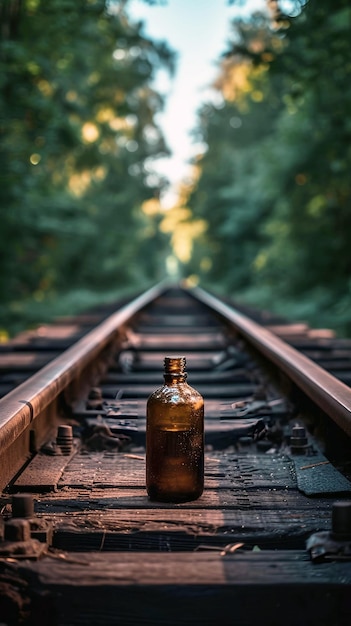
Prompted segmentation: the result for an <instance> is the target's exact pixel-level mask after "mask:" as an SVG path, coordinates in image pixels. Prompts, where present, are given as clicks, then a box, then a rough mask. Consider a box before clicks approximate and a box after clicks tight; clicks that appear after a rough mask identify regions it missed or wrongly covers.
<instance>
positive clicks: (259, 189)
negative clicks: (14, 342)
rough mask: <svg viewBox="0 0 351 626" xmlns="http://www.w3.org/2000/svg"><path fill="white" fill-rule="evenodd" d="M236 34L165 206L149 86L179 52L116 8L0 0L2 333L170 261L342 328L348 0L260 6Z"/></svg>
mask: <svg viewBox="0 0 351 626" xmlns="http://www.w3.org/2000/svg"><path fill="white" fill-rule="evenodd" d="M145 1H146V0H145ZM230 1H231V0H228V2H229V3H230ZM233 1H235V0H232V2H233ZM149 4H157V0H149ZM230 32H231V36H230V41H228V44H227V47H226V49H224V50H223V54H222V56H221V58H220V59H218V76H217V79H216V81H215V83H214V85H213V89H214V90H215V91H216V92H217V93H218V98H217V99H216V104H213V103H212V104H211V103H206V104H203V105H202V106H201V108H200V109H199V112H198V123H197V126H196V127H195V128H194V131H193V133H194V136H195V137H196V138H197V139H198V140H199V141H201V142H202V145H204V146H205V147H206V148H205V149H204V150H203V153H202V154H199V155H198V156H197V158H196V159H195V161H194V162H193V163H192V164H191V168H192V169H191V171H192V178H191V180H190V181H189V180H187V181H186V182H184V184H183V185H182V186H181V188H180V189H179V198H178V202H177V203H176V206H174V207H173V208H171V209H169V210H168V211H164V210H162V207H161V204H160V196H161V194H162V192H163V190H164V189H166V187H167V180H165V179H163V178H161V177H160V176H159V175H158V174H157V173H156V171H155V167H154V164H155V160H156V159H157V158H158V157H160V156H165V155H167V154H168V152H169V150H168V147H167V144H166V140H165V138H164V137H163V135H162V132H161V130H160V128H159V127H158V125H157V123H156V117H157V113H158V112H159V111H160V110H161V109H162V106H163V98H162V96H161V95H160V94H159V93H158V92H157V91H156V90H155V88H154V87H153V84H154V83H153V80H154V77H155V74H156V73H157V71H158V70H159V69H160V68H164V69H166V70H167V71H168V72H169V73H170V75H171V76H172V75H173V73H174V71H175V68H176V52H175V51H173V50H171V49H170V48H169V46H168V44H167V43H165V42H156V41H153V40H151V39H150V38H148V37H145V35H144V34H143V31H142V28H141V24H139V23H133V22H132V21H131V19H130V18H129V16H128V1H125V0H50V2H47V1H46V0H0V37H1V40H0V65H1V68H0V70H1V71H0V84H1V89H0V106H1V125H0V126H1V143H0V158H1V169H0V176H1V185H0V194H1V204H0V207H1V231H0V259H1V265H0V267H1V272H0V293H1V301H0V341H1V340H3V341H6V339H7V338H8V337H9V336H10V335H12V334H14V333H16V332H18V331H19V330H21V329H22V328H26V327H28V326H31V325H34V324H37V323H39V322H42V321H45V320H49V319H50V318H51V317H52V316H54V315H55V316H56V315H62V314H66V313H67V314H70V313H73V312H75V311H78V310H82V309H84V308H87V307H88V306H93V305H94V304H97V303H99V302H102V301H106V300H109V299H112V298H115V297H119V296H120V295H121V294H125V293H132V292H135V291H138V290H141V289H144V288H145V287H147V286H149V285H151V284H153V283H155V282H157V281H159V280H161V279H163V278H164V277H165V276H166V275H167V267H168V266H169V263H168V265H167V260H169V259H170V258H173V259H176V266H175V265H174V264H173V266H172V267H173V276H174V277H176V278H182V279H187V280H189V281H190V282H193V283H200V284H201V285H202V286H204V287H205V288H208V289H212V290H213V291H214V292H216V293H219V294H220V293H222V294H225V295H227V296H230V297H232V298H234V299H235V300H237V301H243V302H247V303H249V304H251V305H255V306H258V307H265V308H267V309H270V310H274V311H277V312H280V313H282V314H284V315H286V316H287V317H289V318H290V319H293V318H296V319H300V320H301V319H304V320H306V321H310V322H311V323H313V324H314V325H316V326H319V327H323V326H328V327H331V328H335V329H336V330H337V331H338V332H339V333H340V334H343V335H345V334H346V335H350V333H351V319H350V316H349V309H350V306H351V273H350V269H351V241H350V237H351V175H350V174H351V167H350V166H351V114H350V111H351V80H350V79H351V6H350V3H349V0H309V1H308V2H304V1H303V0H294V1H292V0H291V1H288V0H281V1H279V0H277V1H273V0H267V9H266V10H265V11H263V12H262V13H255V14H253V15H251V16H250V17H248V18H247V19H242V18H241V19H240V20H235V21H233V23H232V24H231V31H230ZM184 241H186V242H187V245H186V246H184ZM175 267H176V269H175Z"/></svg>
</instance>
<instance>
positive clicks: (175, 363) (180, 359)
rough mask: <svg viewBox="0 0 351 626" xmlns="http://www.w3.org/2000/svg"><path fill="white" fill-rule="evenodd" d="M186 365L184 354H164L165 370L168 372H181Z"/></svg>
mask: <svg viewBox="0 0 351 626" xmlns="http://www.w3.org/2000/svg"><path fill="white" fill-rule="evenodd" d="M185 367H186V358H185V356H178V355H175V356H166V357H165V359H164V368H165V372H167V373H170V374H173V373H174V374H182V373H183V372H184V370H185Z"/></svg>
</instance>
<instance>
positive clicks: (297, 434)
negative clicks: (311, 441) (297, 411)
mask: <svg viewBox="0 0 351 626" xmlns="http://www.w3.org/2000/svg"><path fill="white" fill-rule="evenodd" d="M307 448H308V439H307V437H306V429H305V428H304V426H299V425H298V424H296V425H295V426H294V427H293V429H292V431H291V436H290V449H291V452H292V453H293V454H305V452H306V450H307Z"/></svg>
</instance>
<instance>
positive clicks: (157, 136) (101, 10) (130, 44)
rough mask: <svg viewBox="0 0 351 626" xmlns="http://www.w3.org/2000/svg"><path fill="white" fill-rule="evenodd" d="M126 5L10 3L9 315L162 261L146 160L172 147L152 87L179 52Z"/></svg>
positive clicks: (1, 71) (5, 195)
mask: <svg viewBox="0 0 351 626" xmlns="http://www.w3.org/2000/svg"><path fill="white" fill-rule="evenodd" d="M125 4H126V3H125V2H122V1H121V2H119V1H114V2H112V1H108V0H50V2H46V1H45V0H22V1H21V0H6V1H4V0H3V1H2V2H1V3H0V18H1V24H2V27H1V37H2V38H1V42H0V75H1V91H0V106H1V110H2V111H3V119H2V124H1V154H0V158H1V163H2V168H1V170H2V181H1V194H2V202H1V205H2V217H1V221H2V229H1V234H0V247H1V254H2V258H1V268H2V271H1V273H0V293H1V298H2V302H3V314H5V313H4V312H5V311H8V312H10V313H11V309H12V310H13V309H14V308H16V307H17V308H18V306H19V303H21V302H25V301H26V300H28V299H32V298H33V297H34V298H36V299H43V298H46V297H47V296H48V295H50V294H53V293H55V292H56V293H60V294H62V293H64V292H65V291H68V290H70V289H72V288H76V287H80V288H84V287H89V288H92V289H95V290H101V289H105V290H106V289H115V288H116V286H117V285H118V286H120V287H124V286H126V285H132V284H135V285H136V284H138V283H142V282H143V281H147V280H152V278H153V276H154V275H155V274H157V273H158V264H159V260H160V259H159V257H158V256H157V255H153V256H151V257H150V258H149V259H148V262H147V263H145V262H144V257H143V255H142V253H141V251H142V250H145V241H148V242H149V246H151V240H152V232H154V230H155V223H154V225H153V226H152V225H151V227H150V228H149V227H145V226H146V225H145V220H146V218H145V215H144V214H143V213H142V211H141V205H142V203H143V201H144V200H146V199H148V198H152V197H155V196H156V197H157V196H158V195H159V193H160V190H161V189H162V187H163V185H164V184H165V181H163V180H160V179H157V177H156V175H153V176H150V172H149V167H146V163H147V162H148V160H150V159H151V158H155V157H157V156H159V155H162V154H163V155H164V154H167V151H168V150H167V147H166V145H165V142H164V139H163V137H162V134H161V132H160V129H159V128H158V126H157V124H156V122H155V115H156V113H157V112H158V111H159V110H160V109H161V107H162V105H163V102H162V99H161V97H160V96H159V94H157V93H156V92H155V91H154V89H153V88H152V80H153V77H154V74H155V72H156V71H157V69H158V67H159V66H160V65H164V66H165V67H168V69H169V70H170V71H172V70H173V62H174V57H173V53H172V52H171V51H170V50H169V48H168V47H167V46H166V45H165V44H164V43H162V42H161V43H156V42H153V41H152V40H150V39H148V38H146V37H144V36H143V35H142V32H141V24H132V23H131V22H130V20H129V18H128V13H127V6H125ZM149 219H151V218H149ZM162 242H163V248H164V249H165V245H164V243H165V239H163V240H162ZM160 254H161V256H162V248H161V250H160ZM163 254H164V253H163ZM68 277H69V280H68Z"/></svg>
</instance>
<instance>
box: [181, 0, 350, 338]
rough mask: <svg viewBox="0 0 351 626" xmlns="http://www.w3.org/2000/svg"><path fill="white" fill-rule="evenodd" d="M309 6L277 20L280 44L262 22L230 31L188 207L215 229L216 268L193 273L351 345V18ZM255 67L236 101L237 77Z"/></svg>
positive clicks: (340, 5) (340, 4) (326, 5)
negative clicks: (220, 98)
mask: <svg viewBox="0 0 351 626" xmlns="http://www.w3.org/2000/svg"><path fill="white" fill-rule="evenodd" d="M303 4H305V3H302V2H296V3H295V5H296V6H295V7H294V10H293V11H292V14H293V15H297V17H289V16H286V15H283V14H282V13H281V12H279V11H278V12H277V14H276V15H275V16H274V18H275V22H276V24H278V26H279V28H278V29H277V30H276V31H273V34H272V30H271V28H270V24H269V23H268V22H267V23H266V26H265V30H266V34H265V35H264V34H263V32H264V28H263V27H262V24H263V22H262V17H260V18H256V19H255V20H254V21H252V22H244V23H239V24H236V25H235V31H234V36H233V46H232V49H231V50H230V51H229V52H228V54H227V60H226V63H227V65H226V64H223V69H222V77H221V81H219V86H220V88H221V91H222V93H223V94H224V95H225V100H224V104H223V106H221V107H219V108H217V109H216V108H215V107H207V109H206V108H205V109H203V111H202V113H201V117H200V128H199V133H200V137H201V138H202V139H203V140H204V141H206V142H207V144H208V151H207V153H206V154H205V155H204V157H203V158H202V160H201V161H200V166H201V168H202V175H201V177H200V179H199V182H198V185H197V187H196V188H195V190H194V192H193V194H192V196H191V197H190V200H189V206H190V208H191V209H192V210H193V213H194V215H195V216H197V215H201V216H202V217H203V218H205V219H206V220H207V221H208V224H209V227H208V230H207V241H206V246H208V248H209V249H210V251H211V257H212V258H211V261H212V267H210V269H208V267H209V264H206V265H205V269H206V271H204V270H203V269H201V268H202V266H201V258H202V256H203V255H204V254H205V251H204V250H203V249H199V251H198V258H197V259H196V262H197V264H198V267H195V266H193V267H192V268H191V271H192V272H194V271H198V272H200V274H201V276H202V280H203V281H205V282H208V283H209V284H213V285H215V284H216V286H218V284H220V285H221V288H222V289H228V288H230V289H233V290H234V289H235V290H236V292H237V293H238V290H239V292H240V293H241V294H242V296H243V297H246V298H248V299H249V300H250V302H251V303H255V304H257V305H264V306H265V305H266V304H267V302H269V303H270V308H276V310H279V311H282V310H284V311H286V313H287V314H288V315H289V314H290V317H291V316H293V315H294V311H295V313H296V314H299V313H301V312H305V314H306V316H308V319H311V320H313V322H314V323H317V324H318V322H319V323H320V324H325V323H326V322H325V320H327V321H328V322H329V324H330V325H332V326H334V327H336V328H339V329H340V330H341V331H342V332H347V333H350V332H351V322H350V320H349V319H348V316H347V313H346V311H347V309H348V308H349V306H350V304H351V285H350V278H349V277H350V268H351V247H350V244H349V239H350V235H349V234H350V232H351V179H350V169H351V148H350V146H351V142H350V139H351V125H350V116H349V111H350V110H351V80H350V78H351V38H350V29H349V25H350V23H351V8H350V6H349V2H348V1H347V0H337V2H331V0H323V1H321V2H315V1H312V0H311V1H310V2H309V3H308V4H307V5H306V6H305V7H304V8H303V6H302V5H303ZM277 5H278V8H279V5H280V3H277ZM281 5H282V6H283V5H285V6H287V5H289V6H290V7H291V6H292V3H281ZM254 42H256V45H253V43H254ZM258 42H260V43H258ZM228 63H229V70H230V71H229V70H228ZM245 64H246V65H245ZM247 64H249V65H247ZM248 66H249V68H250V69H249V70H248V74H247V76H248V80H247V83H246V84H244V83H242V90H241V91H240V90H238V89H237V85H236V84H235V80H234V79H233V76H234V77H235V76H236V77H238V76H240V72H242V68H243V67H246V68H247V67H248ZM260 70H261V71H260ZM236 80H237V79H236ZM259 94H261V96H262V97H261V96H259ZM231 120H232V122H231ZM233 127H234V128H233ZM255 294H256V301H255V302H254V300H255ZM287 303H288V307H287ZM287 308H288V311H287V310H286V309H287Z"/></svg>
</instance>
